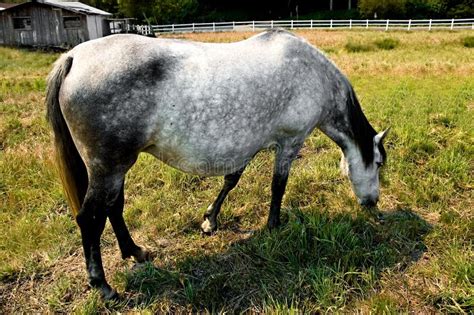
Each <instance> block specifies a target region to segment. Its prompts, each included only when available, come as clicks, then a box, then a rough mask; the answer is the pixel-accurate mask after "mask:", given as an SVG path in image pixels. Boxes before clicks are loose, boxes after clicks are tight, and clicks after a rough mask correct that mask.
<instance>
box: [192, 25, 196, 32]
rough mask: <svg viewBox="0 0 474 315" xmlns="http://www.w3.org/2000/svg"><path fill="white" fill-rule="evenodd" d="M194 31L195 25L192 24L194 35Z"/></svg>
mask: <svg viewBox="0 0 474 315" xmlns="http://www.w3.org/2000/svg"><path fill="white" fill-rule="evenodd" d="M195 29H196V27H195V25H194V23H193V33H194V30H195Z"/></svg>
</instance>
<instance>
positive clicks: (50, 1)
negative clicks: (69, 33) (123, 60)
mask: <svg viewBox="0 0 474 315" xmlns="http://www.w3.org/2000/svg"><path fill="white" fill-rule="evenodd" d="M35 3H37V4H39V5H49V6H52V7H56V8H61V9H65V10H68V11H72V12H76V13H80V14H95V15H106V16H111V15H112V13H109V12H105V11H103V10H100V9H97V8H94V7H91V6H90V5H87V4H85V3H82V2H62V1H58V0H36V1H31V2H24V3H22V4H16V5H13V6H6V7H4V8H3V10H8V11H10V10H14V9H16V8H18V7H22V6H24V5H32V4H35ZM7 5H8V4H7ZM0 8H1V6H0ZM0 10H2V9H0Z"/></svg>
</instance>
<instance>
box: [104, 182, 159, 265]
mask: <svg viewBox="0 0 474 315" xmlns="http://www.w3.org/2000/svg"><path fill="white" fill-rule="evenodd" d="M123 205H124V186H123V180H122V188H120V193H119V195H118V197H117V200H116V201H115V204H114V205H113V207H112V208H110V210H109V212H108V216H109V220H110V223H111V224H112V228H113V230H114V232H115V236H116V237H117V241H118V243H119V247H120V251H121V252H122V258H123V259H126V258H129V257H132V256H133V257H134V258H135V260H136V261H137V262H144V261H148V260H151V259H152V255H151V253H150V252H148V251H146V250H144V249H142V248H141V247H140V246H137V245H136V244H135V242H134V241H133V239H132V237H131V236H130V232H129V231H128V228H127V225H126V224H125V221H124V219H123Z"/></svg>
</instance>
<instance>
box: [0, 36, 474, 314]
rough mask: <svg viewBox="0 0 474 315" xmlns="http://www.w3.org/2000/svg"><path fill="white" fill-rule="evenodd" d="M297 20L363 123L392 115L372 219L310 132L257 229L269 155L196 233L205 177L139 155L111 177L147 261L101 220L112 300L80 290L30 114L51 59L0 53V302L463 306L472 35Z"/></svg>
mask: <svg viewBox="0 0 474 315" xmlns="http://www.w3.org/2000/svg"><path fill="white" fill-rule="evenodd" d="M298 33H299V34H300V35H302V36H304V37H305V38H307V39H308V40H309V41H310V42H311V43H312V44H313V45H315V46H317V47H319V48H320V49H321V50H323V51H324V52H325V53H326V54H327V55H328V56H329V57H330V58H331V59H332V60H333V61H334V62H335V63H336V64H337V65H338V66H339V67H340V68H341V69H342V70H343V71H344V72H345V73H346V74H347V75H348V77H349V79H350V80H351V82H352V83H353V85H354V87H355V90H356V92H357V93H358V96H359V98H360V101H361V104H362V107H363V108H364V111H365V113H366V115H367V116H368V118H369V121H370V122H371V123H372V124H373V125H374V127H376V129H377V130H381V129H383V128H386V127H388V126H391V127H392V129H391V133H390V135H389V136H388V138H387V142H386V148H387V151H388V154H389V161H388V164H387V165H386V167H385V169H384V171H383V179H382V183H383V188H382V194H381V200H380V203H379V208H380V210H381V211H382V212H383V213H384V219H385V220H384V222H382V223H381V222H379V221H377V220H375V219H374V217H373V216H372V215H371V214H369V213H365V212H364V211H363V210H362V209H361V208H360V207H359V206H358V205H357V203H356V201H355V198H354V196H353V194H352V191H351V188H350V184H349V182H348V181H347V180H346V179H345V178H343V177H342V176H341V175H340V173H339V169H338V162H339V156H340V153H339V149H338V148H337V147H336V145H335V144H333V143H332V142H330V140H328V139H327V138H326V137H325V136H323V135H322V134H321V133H319V132H315V133H314V134H313V135H312V136H311V137H310V138H309V139H308V140H307V141H306V143H305V147H304V148H303V150H302V158H301V159H298V160H297V161H296V162H295V163H294V167H293V168H292V175H291V176H290V180H289V184H288V189H287V192H286V195H285V198H284V202H283V209H282V212H283V221H284V225H283V227H282V228H281V229H279V230H277V231H274V232H272V233H270V232H268V231H267V230H266V228H265V222H266V217H267V213H268V207H269V202H270V180H271V171H272V160H273V157H272V155H271V154H270V153H269V152H263V153H261V154H259V155H258V156H257V158H256V159H255V160H254V161H253V162H252V163H251V165H250V166H249V167H248V169H247V170H246V172H245V173H244V176H243V177H242V180H241V181H240V183H239V185H238V187H237V188H236V189H235V190H234V191H233V192H232V193H231V194H230V196H229V198H228V200H227V201H226V202H225V203H224V206H223V209H222V213H221V216H220V229H219V231H218V232H217V233H216V234H215V235H213V236H210V237H206V236H203V235H201V232H200V230H199V225H200V223H201V219H202V215H203V213H204V211H205V209H206V208H207V206H208V205H209V203H210V202H211V201H212V200H213V199H214V198H215V197H216V196H217V193H218V192H219V189H220V185H221V183H222V178H200V177H195V176H190V175H186V174H183V173H181V172H179V171H176V170H174V169H172V168H170V167H167V166H165V165H164V164H162V163H161V162H158V161H157V160H154V159H153V158H152V157H150V156H146V155H143V156H141V157H140V159H139V161H138V163H137V164H136V165H135V166H134V167H133V169H132V170H131V172H130V173H129V174H128V177H127V182H126V211H125V217H126V220H127V222H128V225H129V227H130V229H131V232H132V234H133V236H134V238H135V239H136V241H137V243H139V244H141V245H145V246H146V247H147V248H149V249H151V250H152V251H153V252H155V253H156V258H155V260H154V262H153V264H151V263H150V264H144V265H141V266H134V264H133V262H132V261H122V260H121V258H120V254H119V250H118V246H117V244H116V240H115V237H114V235H113V233H112V231H111V228H110V226H107V228H106V231H105V233H104V235H103V238H102V240H103V242H102V245H103V247H102V248H103V258H104V264H105V268H106V273H107V277H108V279H109V280H110V282H111V283H112V285H113V286H115V287H116V288H118V289H119V291H120V292H122V296H123V297H124V299H123V301H121V302H120V303H116V304H113V305H105V304H104V303H103V302H102V301H101V300H100V298H99V294H98V292H96V291H94V290H88V287H87V278H86V272H85V266H84V261H83V256H82V248H81V243H80V235H79V230H78V228H77V226H76V224H75V222H74V221H73V219H72V216H71V214H70V211H69V210H68V207H67V205H66V202H65V199H64V196H63V194H62V190H61V186H60V184H59V179H58V176H57V174H56V172H55V167H54V163H53V160H52V147H51V144H50V131H49V128H48V126H47V125H46V122H45V120H44V114H45V108H44V104H43V101H44V89H45V77H46V75H47V73H48V71H49V70H50V68H51V64H52V62H53V61H54V60H55V59H56V58H57V57H58V55H57V54H52V53H41V52H32V51H26V50H17V49H11V48H0V74H1V76H0V80H1V81H0V113H1V115H0V313H12V312H76V313H96V312H105V313H107V312H128V311H142V310H146V311H149V312H159V311H167V312H171V311H173V312H177V311H182V312H188V311H209V312H218V311H227V312H232V313H233V312H243V311H252V312H268V313H273V312H275V313H296V312H301V311H304V312H317V311H321V312H331V313H333V312H354V311H361V312H363V313H369V312H373V313H395V312H416V313H421V312H423V313H425V312H453V313H470V312H473V310H474V249H473V239H474V194H473V189H474V180H473V179H474V123H473V121H474V48H469V47H467V46H465V45H463V42H466V38H467V37H469V36H471V37H472V35H473V33H472V32H470V31H462V32H461V31H459V32H431V33H428V32H413V33H406V32H389V33H382V32H375V31H370V32H355V31H354V32H349V31H313V32H310V31H300V32H298ZM251 35H252V34H251V33H218V34H189V35H180V36H178V37H184V38H190V39H193V40H202V41H213V42H229V41H236V40H241V39H244V38H247V37H249V36H251ZM467 41H469V39H468V40H467Z"/></svg>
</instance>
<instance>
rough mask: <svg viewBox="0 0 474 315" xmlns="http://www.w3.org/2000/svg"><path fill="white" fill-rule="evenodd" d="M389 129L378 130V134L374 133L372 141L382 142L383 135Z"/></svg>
mask: <svg viewBox="0 0 474 315" xmlns="http://www.w3.org/2000/svg"><path fill="white" fill-rule="evenodd" d="M389 130H390V127H388V128H387V129H385V130H384V131H382V132H379V133H378V134H376V135H375V137H374V143H376V144H378V143H380V142H382V141H383V139H384V138H385V136H386V135H387V134H388V131H389Z"/></svg>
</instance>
